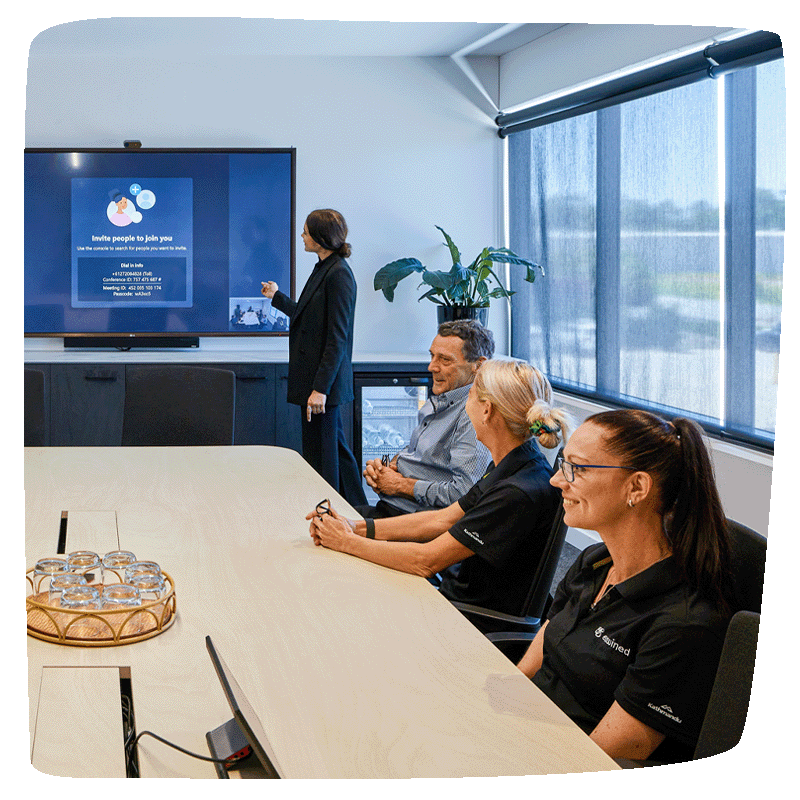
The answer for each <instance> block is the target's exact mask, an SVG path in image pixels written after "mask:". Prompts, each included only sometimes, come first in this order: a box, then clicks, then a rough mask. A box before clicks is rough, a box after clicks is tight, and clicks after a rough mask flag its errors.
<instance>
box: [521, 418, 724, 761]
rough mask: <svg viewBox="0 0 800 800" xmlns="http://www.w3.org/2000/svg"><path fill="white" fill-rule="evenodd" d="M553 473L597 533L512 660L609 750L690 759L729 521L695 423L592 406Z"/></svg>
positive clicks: (717, 633) (719, 605)
mask: <svg viewBox="0 0 800 800" xmlns="http://www.w3.org/2000/svg"><path fill="white" fill-rule="evenodd" d="M558 466H559V467H560V468H559V469H558V470H557V472H556V474H555V475H554V476H553V479H552V483H553V485H554V486H557V487H558V489H560V490H561V493H562V496H563V500H564V508H565V521H566V523H567V524H568V525H570V526H572V527H580V528H587V529H590V530H594V531H597V533H598V534H599V535H600V538H601V539H602V544H598V545H593V546H591V547H589V548H587V549H586V550H584V551H583V553H581V555H580V556H579V557H578V559H577V561H576V562H575V564H574V565H573V566H572V567H571V568H570V570H569V571H568V572H567V574H566V575H565V577H564V579H563V581H562V582H561V584H560V586H559V587H558V590H557V592H556V596H555V598H554V600H553V603H552V605H551V607H550V611H549V614H548V620H547V622H546V623H545V624H544V625H543V626H542V628H541V629H540V630H539V632H538V634H537V635H536V638H535V639H534V641H533V642H532V643H531V646H530V648H529V650H528V652H527V653H526V654H525V656H524V657H523V658H522V660H521V661H520V663H519V668H520V669H521V670H522V672H524V673H525V674H526V675H528V677H531V678H533V682H534V683H535V684H536V685H537V686H538V687H539V688H540V689H541V690H542V691H543V692H544V693H545V694H547V695H548V696H549V697H550V699H551V700H553V701H554V702H555V703H556V705H558V706H559V707H560V708H561V709H562V710H563V711H564V712H565V713H566V714H567V715H568V716H570V717H571V718H572V719H573V720H574V721H575V722H576V723H577V724H578V725H579V726H580V727H582V728H583V729H584V730H585V731H586V733H588V734H589V735H590V736H591V738H592V739H593V740H594V741H595V742H596V743H597V744H598V745H599V746H600V747H601V748H602V749H603V750H605V751H606V753H608V754H609V755H610V756H612V757H613V758H624V759H646V758H648V757H652V758H653V759H654V760H656V761H659V762H674V761H685V760H688V759H690V758H691V757H692V753H693V751H694V746H695V744H696V742H697V737H698V734H699V732H700V727H701V725H702V722H703V717H704V715H705V711H706V706H707V705H708V699H709V696H710V692H711V686H712V684H713V681H714V677H715V674H716V669H717V664H718V662H719V655H720V651H721V649H722V643H723V639H724V636H725V631H726V627H727V623H728V620H729V617H730V613H729V605H728V604H729V592H730V588H729V587H730V582H729V572H730V569H729V546H728V538H727V527H726V522H725V517H724V514H723V511H722V507H721V504H720V501H719V496H718V495H717V490H716V486H715V484H714V478H713V470H712V466H711V462H710V459H709V456H708V453H707V451H706V448H705V445H704V443H703V440H702V438H701V432H700V429H699V427H698V426H697V425H695V424H694V423H693V422H691V421H689V420H686V419H677V420H675V422H674V423H672V422H665V421H664V420H662V419H660V418H659V417H656V416H655V415H653V414H649V413H647V412H644V411H610V412H605V413H602V414H596V415H594V416H592V417H589V419H587V420H586V421H585V422H584V423H583V424H582V425H581V426H580V427H579V428H578V429H577V430H576V431H575V433H574V434H573V436H572V438H571V439H570V441H569V443H568V444H567V446H566V447H565V448H564V457H563V459H559V464H558Z"/></svg>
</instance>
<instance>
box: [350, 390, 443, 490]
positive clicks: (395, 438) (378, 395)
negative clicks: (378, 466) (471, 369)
mask: <svg viewBox="0 0 800 800" xmlns="http://www.w3.org/2000/svg"><path fill="white" fill-rule="evenodd" d="M427 399H428V387H427V386H408V385H405V386H403V385H397V386H368V385H365V386H363V387H362V389H361V426H362V434H361V469H362V471H363V470H364V467H365V466H366V463H367V462H368V461H371V460H372V459H374V458H381V457H383V456H386V457H388V459H389V460H391V459H392V458H394V456H395V455H397V453H399V452H400V451H401V450H402V449H403V448H404V447H405V446H406V445H407V444H408V442H409V439H410V438H411V433H412V432H413V430H414V428H415V427H416V425H417V415H418V413H419V410H420V408H422V406H423V405H424V403H425V401H426V400H427ZM364 491H365V492H366V494H367V502H368V503H369V504H370V505H374V504H375V503H376V502H377V501H378V496H377V495H376V494H375V492H374V491H373V490H372V489H371V488H370V487H369V486H368V485H367V484H366V481H365V482H364Z"/></svg>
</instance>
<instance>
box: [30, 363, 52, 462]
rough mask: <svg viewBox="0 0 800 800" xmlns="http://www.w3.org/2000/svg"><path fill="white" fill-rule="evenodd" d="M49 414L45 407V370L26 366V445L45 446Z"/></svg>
mask: <svg viewBox="0 0 800 800" xmlns="http://www.w3.org/2000/svg"><path fill="white" fill-rule="evenodd" d="M46 438H47V416H46V414H45V407H44V372H42V371H41V370H40V369H28V368H27V367H26V368H25V434H24V441H25V447H44V446H45V443H46Z"/></svg>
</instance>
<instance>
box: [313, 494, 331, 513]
mask: <svg viewBox="0 0 800 800" xmlns="http://www.w3.org/2000/svg"><path fill="white" fill-rule="evenodd" d="M315 513H316V515H317V516H318V517H321V516H322V515H323V514H331V501H330V500H329V499H328V498H327V497H326V498H325V499H324V500H320V501H319V503H317V508H316V512H315ZM331 516H333V514H331Z"/></svg>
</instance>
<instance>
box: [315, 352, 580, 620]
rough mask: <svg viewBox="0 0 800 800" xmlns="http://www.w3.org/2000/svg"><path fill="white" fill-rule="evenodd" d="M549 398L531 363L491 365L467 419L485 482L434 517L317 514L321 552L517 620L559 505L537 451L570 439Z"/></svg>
mask: <svg viewBox="0 0 800 800" xmlns="http://www.w3.org/2000/svg"><path fill="white" fill-rule="evenodd" d="M551 399H552V390H551V388H550V382H549V381H548V380H547V378H546V377H545V376H544V375H542V373H541V372H539V370H537V369H535V368H534V367H532V366H530V365H529V364H527V363H525V362H522V361H511V360H490V361H485V362H484V363H483V364H482V365H481V367H480V369H479V370H478V372H477V375H476V377H475V381H474V383H473V384H472V387H471V389H470V392H469V397H468V399H467V404H466V412H467V414H468V415H469V418H470V421H471V422H472V425H473V426H474V428H475V432H476V434H477V437H478V441H480V442H482V443H483V444H484V445H486V447H487V448H488V449H489V452H490V453H491V454H492V463H491V464H490V465H489V470H488V472H487V473H486V475H485V476H484V477H483V478H481V479H480V480H479V481H478V482H477V483H476V484H475V485H474V486H473V487H472V488H471V489H470V490H469V491H468V492H467V493H466V494H465V495H464V496H463V497H461V498H460V499H459V500H457V501H456V502H455V503H453V504H452V505H450V506H447V507H446V508H443V509H437V510H434V511H419V512H417V513H414V514H406V515H404V516H401V517H393V518H387V519H375V520H372V519H368V520H363V521H359V522H355V521H352V520H347V519H345V518H344V517H341V516H340V515H339V514H337V513H336V512H335V511H333V510H331V513H330V514H326V513H322V514H320V513H319V511H314V512H312V513H311V514H309V515H308V517H307V519H309V520H311V527H310V531H311V536H312V538H313V539H314V542H315V544H317V545H322V546H324V547H329V548H331V549H334V550H340V551H342V552H345V553H350V554H351V555H354V556H358V557H359V558H363V559H366V560H367V561H372V562H374V563H376V564H382V565H383V566H386V567H391V568H392V569H397V570H401V571H402V572H409V573H412V574H415V575H421V576H423V577H426V578H433V576H435V575H436V574H437V573H438V574H441V576H442V580H441V584H440V586H439V590H440V591H441V592H442V594H444V595H445V596H446V597H447V598H448V599H450V600H460V601H463V602H466V603H472V604H475V605H480V606H483V607H484V608H490V609H493V610H495V611H502V612H505V613H510V614H516V613H518V612H519V608H520V607H521V605H522V602H523V599H524V598H525V595H526V594H527V592H528V590H529V588H530V582H531V576H532V574H533V572H534V570H535V569H536V566H537V564H538V562H539V559H540V558H541V556H542V551H543V549H544V545H545V542H546V541H547V536H548V533H549V532H550V527H551V525H552V521H553V516H554V514H555V511H556V508H557V506H558V492H557V491H556V489H555V488H554V487H553V486H551V485H550V478H551V476H552V474H553V469H552V468H551V467H550V465H549V464H548V462H547V459H546V458H545V457H544V455H543V454H542V452H541V451H540V450H539V447H538V446H537V444H536V439H538V441H539V442H540V443H541V445H542V446H543V447H546V448H551V447H555V446H556V445H558V444H559V443H560V442H561V441H563V440H564V439H565V438H566V435H567V418H566V415H565V414H564V412H563V411H562V410H560V409H554V408H552V407H551V406H550V403H551ZM456 565H457V566H456ZM450 567H453V569H448V568H450Z"/></svg>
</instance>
